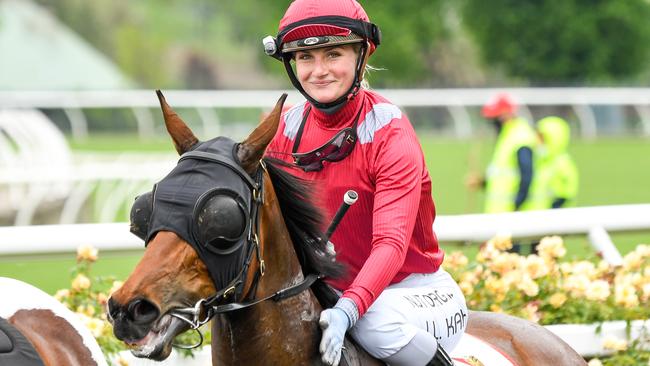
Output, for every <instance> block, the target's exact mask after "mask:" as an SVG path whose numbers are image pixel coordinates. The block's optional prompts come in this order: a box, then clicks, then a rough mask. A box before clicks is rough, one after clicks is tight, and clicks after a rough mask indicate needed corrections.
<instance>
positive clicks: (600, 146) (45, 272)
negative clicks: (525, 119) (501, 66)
mask: <svg viewBox="0 0 650 366" xmlns="http://www.w3.org/2000/svg"><path fill="white" fill-rule="evenodd" d="M420 139H421V142H422V146H423V150H424V153H425V156H426V160H427V165H428V167H429V171H430V173H431V179H432V182H433V196H434V199H435V202H436V209H437V213H438V215H449V214H462V213H476V212H480V211H481V207H482V203H483V202H482V200H483V196H482V194H481V193H471V192H468V191H467V190H466V188H465V186H464V184H463V181H464V177H465V176H466V174H467V173H468V172H469V171H472V170H473V171H477V172H481V171H483V169H484V167H485V164H486V162H487V161H488V160H489V158H490V154H491V150H492V143H493V140H490V139H485V140H484V141H481V140H471V141H457V140H452V139H439V138H433V137H431V136H429V135H424V134H422V135H421V136H420ZM71 145H72V146H73V148H74V149H76V150H82V151H100V152H110V151H115V152H124V151H139V152H142V151H151V152H154V151H155V152H170V151H173V147H172V144H171V142H170V141H169V140H168V139H164V138H160V139H156V140H153V141H144V142H143V141H140V140H138V138H137V137H135V136H129V137H125V136H119V135H103V136H102V135H100V136H93V137H91V138H90V139H88V140H85V141H81V142H79V141H77V142H74V141H73V142H71ZM570 152H571V153H572V155H573V156H574V158H575V160H576V164H577V166H578V169H579V171H580V190H579V193H578V197H577V202H576V203H577V206H592V205H611V204H626V203H649V202H650V142H649V141H648V140H647V139H646V140H644V139H640V138H624V139H623V138H622V139H599V140H596V141H593V142H589V141H581V140H578V141H574V142H573V143H572V145H571V147H570ZM468 230H471V228H468ZM612 239H613V241H614V243H615V244H616V245H617V247H618V248H619V250H620V251H621V252H622V253H623V254H624V253H627V252H629V251H631V250H632V249H633V248H634V246H636V245H637V244H640V243H650V232H641V233H620V234H614V235H612ZM566 243H567V247H568V250H569V252H568V256H569V257H578V258H584V257H588V256H593V253H594V252H593V250H592V249H591V248H590V247H589V244H588V242H587V239H586V238H585V237H584V236H574V237H569V238H566ZM443 248H444V249H445V250H447V251H451V250H456V249H460V250H463V251H465V252H466V253H467V254H468V255H470V256H471V255H473V254H474V253H475V252H476V246H475V245H472V246H458V245H450V244H448V243H443ZM141 255H142V252H126V253H125V252H120V253H108V252H104V253H100V260H99V261H98V262H97V263H96V265H95V267H94V271H93V272H94V273H95V274H98V275H115V276H116V277H118V278H125V277H126V276H127V275H128V273H130V272H131V271H132V269H133V267H134V265H135V264H136V263H137V261H138V260H139V258H140V257H141ZM73 265H74V254H72V253H71V254H66V255H61V254H57V255H42V256H39V257H29V258H27V257H4V258H0V276H6V277H13V278H17V279H21V280H24V281H26V282H29V283H32V284H34V285H36V286H38V287H40V288H42V289H44V290H45V291H47V292H49V293H54V292H55V291H56V290H57V289H59V288H62V287H66V286H68V285H69V281H70V268H72V266H73Z"/></svg>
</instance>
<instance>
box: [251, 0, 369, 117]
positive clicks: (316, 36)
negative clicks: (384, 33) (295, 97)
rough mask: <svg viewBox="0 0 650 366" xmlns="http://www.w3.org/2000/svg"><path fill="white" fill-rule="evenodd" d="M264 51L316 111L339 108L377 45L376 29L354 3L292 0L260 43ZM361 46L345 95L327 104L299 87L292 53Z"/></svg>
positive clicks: (353, 92) (350, 0)
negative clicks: (279, 64) (282, 66)
mask: <svg viewBox="0 0 650 366" xmlns="http://www.w3.org/2000/svg"><path fill="white" fill-rule="evenodd" d="M262 43H263V44H264V52H265V53H266V54H267V55H269V56H273V57H275V58H277V59H278V60H281V61H284V64H285V68H286V69H287V73H288V74H289V78H290V79H291V82H292V83H293V85H294V86H295V87H296V89H298V91H300V92H301V93H302V94H303V95H304V96H305V97H306V98H307V99H308V100H309V101H310V102H311V103H312V104H313V105H315V106H316V107H317V108H329V107H333V106H336V105H339V104H341V103H343V102H345V101H346V100H348V99H349V98H351V97H353V96H354V95H356V93H357V91H358V89H359V87H360V84H361V79H362V78H363V68H364V67H365V61H366V59H367V57H368V56H369V55H370V54H372V53H373V52H374V51H375V49H376V48H377V46H379V44H380V43H381V32H380V31H379V27H377V26H376V25H375V24H372V23H370V20H369V19H368V15H367V14H366V11H365V10H363V8H362V7H361V5H360V4H359V3H358V2H356V1H355V0H295V1H294V2H292V3H291V5H290V6H289V8H288V9H287V11H286V12H285V14H284V17H282V20H280V25H279V27H278V35H277V37H276V38H273V37H271V36H268V37H266V38H264V40H262ZM349 43H361V51H360V54H359V58H358V62H357V69H356V77H355V82H354V83H353V84H352V86H351V87H350V90H349V91H348V93H346V95H344V96H342V97H341V98H339V99H338V100H336V101H334V102H331V103H319V102H318V101H315V100H314V99H312V98H311V97H310V96H309V95H308V94H307V93H306V92H305V91H304V90H303V88H302V86H301V85H300V83H299V82H298V80H297V79H296V76H295V73H294V71H293V69H292V67H291V64H290V61H291V58H292V55H293V52H295V51H298V50H305V49H312V48H320V47H328V46H333V45H340V44H349Z"/></svg>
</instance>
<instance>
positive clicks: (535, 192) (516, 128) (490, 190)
mask: <svg viewBox="0 0 650 366" xmlns="http://www.w3.org/2000/svg"><path fill="white" fill-rule="evenodd" d="M538 143H539V142H538V139H537V136H536V135H535V131H534V130H533V129H532V127H531V126H530V125H529V124H528V122H526V120H524V119H522V118H513V119H510V120H508V121H506V122H505V123H504V124H503V127H502V129H501V132H500V133H499V136H498V137H497V141H496V144H495V147H494V153H493V155H492V160H491V161H490V164H489V165H488V168H487V173H486V185H485V212H488V213H493V212H511V211H514V210H515V197H516V195H517V190H518V189H519V183H520V180H521V176H520V174H519V165H518V162H517V150H519V149H520V148H521V147H529V148H530V149H531V150H532V151H533V169H535V165H536V162H535V160H536V155H537V154H536V150H537V146H538ZM532 179H533V180H532V182H531V186H530V190H529V192H528V197H527V198H526V201H524V203H523V204H522V206H521V207H520V210H522V211H524V210H534V209H541V208H545V207H544V203H545V200H544V196H545V195H544V192H543V190H542V189H541V188H542V185H541V184H540V182H538V181H537V180H536V172H535V170H533V178H532Z"/></svg>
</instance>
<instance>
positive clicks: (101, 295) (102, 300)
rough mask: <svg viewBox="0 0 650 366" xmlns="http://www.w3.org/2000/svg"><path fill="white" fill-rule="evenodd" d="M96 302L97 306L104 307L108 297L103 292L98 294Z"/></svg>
mask: <svg viewBox="0 0 650 366" xmlns="http://www.w3.org/2000/svg"><path fill="white" fill-rule="evenodd" d="M97 302H98V303H99V305H106V303H107V302H108V296H106V294H105V293H103V292H100V293H98V294H97Z"/></svg>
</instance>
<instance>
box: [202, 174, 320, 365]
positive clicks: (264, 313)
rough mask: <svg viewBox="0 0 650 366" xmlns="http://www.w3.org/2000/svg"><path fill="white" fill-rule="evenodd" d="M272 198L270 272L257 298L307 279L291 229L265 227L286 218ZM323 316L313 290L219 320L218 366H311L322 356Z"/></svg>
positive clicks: (267, 245) (266, 212)
mask: <svg viewBox="0 0 650 366" xmlns="http://www.w3.org/2000/svg"><path fill="white" fill-rule="evenodd" d="M265 189H268V188H267V187H265ZM271 189H272V187H271ZM267 192H268V191H267ZM270 196H271V197H269V195H267V197H266V198H265V199H266V203H265V205H264V206H263V208H262V217H261V220H262V222H261V223H262V225H261V227H262V230H261V232H260V241H261V243H263V244H262V248H263V258H264V261H265V263H266V271H265V274H264V276H262V277H260V280H259V283H258V285H257V289H256V291H255V298H262V297H265V296H268V295H271V294H273V293H275V292H277V291H278V290H281V289H284V288H287V287H289V286H291V285H294V284H296V283H298V282H300V281H301V280H302V279H303V276H302V270H301V268H300V263H299V262H298V259H297V256H296V253H295V250H294V248H293V244H292V243H291V240H290V235H289V233H288V231H287V229H286V227H285V226H284V225H265V224H264V223H265V222H266V221H265V219H267V218H274V219H273V220H272V221H276V222H277V217H279V216H278V215H281V211H280V207H279V205H278V203H277V200H276V199H275V195H274V194H271V195H270ZM268 222H271V221H268ZM320 310H321V308H320V305H319V304H318V301H317V300H316V298H315V297H314V295H313V294H312V292H311V291H309V290H307V291H303V292H301V293H300V294H298V295H295V296H292V297H290V298H287V299H283V300H281V301H277V302H276V301H273V300H267V301H265V302H262V303H260V304H258V305H255V306H253V307H251V308H247V309H243V310H240V311H237V312H234V313H230V314H225V315H220V316H217V317H216V318H215V319H214V321H213V326H212V331H213V337H212V346H213V348H215V352H213V357H215V358H216V360H217V362H215V363H214V364H215V365H233V364H237V365H267V364H268V365H285V364H309V363H311V361H310V360H311V359H312V358H313V357H314V355H316V354H317V346H318V344H317V342H318V318H319V315H320ZM260 350H264V351H260ZM261 355H263V356H261Z"/></svg>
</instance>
